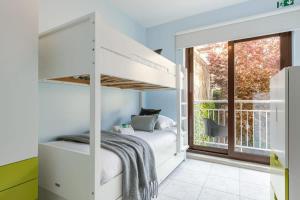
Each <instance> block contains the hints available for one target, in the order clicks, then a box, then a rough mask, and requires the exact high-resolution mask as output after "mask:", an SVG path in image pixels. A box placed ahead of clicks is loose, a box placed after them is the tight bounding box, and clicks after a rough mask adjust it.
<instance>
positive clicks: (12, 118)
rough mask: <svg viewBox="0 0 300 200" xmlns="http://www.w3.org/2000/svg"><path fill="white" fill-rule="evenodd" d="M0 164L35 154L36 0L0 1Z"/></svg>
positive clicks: (36, 117) (36, 104) (36, 119)
mask: <svg viewBox="0 0 300 200" xmlns="http://www.w3.org/2000/svg"><path fill="white" fill-rule="evenodd" d="M0 13H1V17H0V27H1V31H0V35H1V37H0V76H1V78H0V95H1V96H0V166H1V165H5V164H8V163H12V162H17V161H20V160H25V159H28V158H32V157H36V156H37V129H38V110H37V108H38V101H37V99H38V96H37V89H38V84H37V55H38V54H37V53H38V52H37V46H38V2H37V0H26V1H24V0H14V1H11V0H1V1H0Z"/></svg>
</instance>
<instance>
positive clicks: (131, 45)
mask: <svg viewBox="0 0 300 200" xmlns="http://www.w3.org/2000/svg"><path fill="white" fill-rule="evenodd" d="M39 48H40V51H39V79H40V80H52V81H61V82H72V83H79V84H89V75H90V74H91V71H92V69H93V68H94V67H99V69H100V74H99V75H101V84H102V85H103V86H109V87H118V88H122V89H138V90H145V89H164V88H171V89H175V88H176V76H177V74H176V73H177V70H176V64H175V63H173V62H171V61H169V60H168V59H166V58H164V57H163V56H161V55H159V54H157V53H155V52H154V51H152V50H150V49H148V48H146V47H145V46H143V45H142V44H140V43H138V42H136V41H135V40H133V39H131V38H129V37H127V36H126V35H124V34H122V33H120V32H118V31H116V30H114V29H113V28H111V27H110V26H108V25H107V24H106V23H105V22H104V21H103V19H102V18H101V16H100V15H99V14H97V13H92V14H90V15H87V16H84V17H81V18H79V19H76V20H73V21H72V22H70V23H67V24H65V25H62V26H59V27H57V28H54V29H52V30H50V31H47V32H45V33H43V34H41V35H40V43H39Z"/></svg>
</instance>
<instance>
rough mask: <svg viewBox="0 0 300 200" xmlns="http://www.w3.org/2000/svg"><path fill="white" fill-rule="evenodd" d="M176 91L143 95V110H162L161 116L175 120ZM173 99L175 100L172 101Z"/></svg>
mask: <svg viewBox="0 0 300 200" xmlns="http://www.w3.org/2000/svg"><path fill="white" fill-rule="evenodd" d="M174 94H176V91H174V90H170V91H161V92H147V93H145V106H144V107H145V108H153V109H162V111H161V114H162V115H165V116H167V117H170V118H172V119H173V120H176V96H175V95H174ZM174 98H175V99H174Z"/></svg>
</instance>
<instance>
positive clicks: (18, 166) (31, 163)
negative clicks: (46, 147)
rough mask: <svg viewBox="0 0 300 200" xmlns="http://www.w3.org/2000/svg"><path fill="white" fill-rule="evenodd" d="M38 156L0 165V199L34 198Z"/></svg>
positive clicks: (36, 183) (36, 188) (35, 197)
mask: <svg viewBox="0 0 300 200" xmlns="http://www.w3.org/2000/svg"><path fill="white" fill-rule="evenodd" d="M37 178H38V158H32V159H28V160H24V161H20V162H17V163H12V164H9V165H4V166H0V200H35V199H37V195H38V194H37V193H38V192H37V191H38V181H37Z"/></svg>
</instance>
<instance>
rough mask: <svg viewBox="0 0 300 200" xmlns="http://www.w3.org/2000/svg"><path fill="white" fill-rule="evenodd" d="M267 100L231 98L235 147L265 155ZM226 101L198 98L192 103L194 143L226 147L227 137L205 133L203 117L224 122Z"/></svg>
mask: <svg viewBox="0 0 300 200" xmlns="http://www.w3.org/2000/svg"><path fill="white" fill-rule="evenodd" d="M270 102H271V101H269V100H236V101H235V148H236V150H238V151H241V152H248V153H257V154H265V155H267V154H269V152H270ZM227 106H228V101H227V100H201V101H195V102H194V125H195V130H194V134H195V135H194V140H195V141H194V143H195V144H196V145H207V146H213V147H221V148H227V145H228V138H227V137H208V136H205V127H204V126H205V125H204V123H203V118H208V119H211V120H213V121H214V122H215V123H217V124H218V125H220V126H225V127H227V124H228V108H227Z"/></svg>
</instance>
